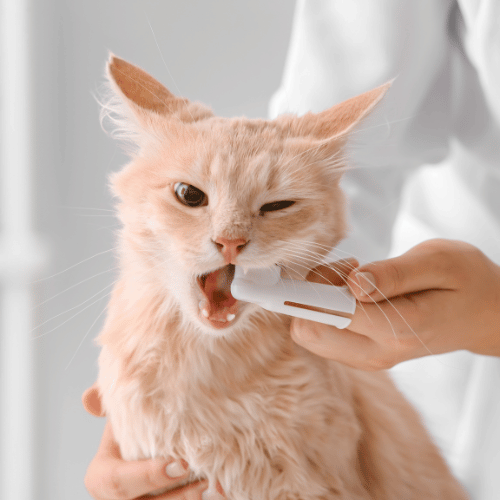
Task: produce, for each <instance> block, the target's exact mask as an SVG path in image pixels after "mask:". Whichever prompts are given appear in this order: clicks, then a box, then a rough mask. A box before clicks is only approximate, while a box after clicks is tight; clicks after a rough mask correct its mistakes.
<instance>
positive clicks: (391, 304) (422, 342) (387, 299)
mask: <svg viewBox="0 0 500 500" xmlns="http://www.w3.org/2000/svg"><path fill="white" fill-rule="evenodd" d="M309 243H311V244H316V243H314V242H309ZM317 245H318V246H323V247H325V246H324V245H320V244H317ZM325 248H327V247H325ZM332 250H335V249H332ZM331 269H332V270H333V271H336V270H335V269H333V268H331ZM353 269H354V267H353ZM375 289H376V290H377V291H378V292H379V293H380V294H381V295H382V298H383V299H384V300H385V301H386V302H387V303H388V304H389V305H390V306H391V307H392V308H393V309H394V311H395V312H396V314H397V315H398V316H399V317H400V318H401V320H402V321H403V322H404V323H405V325H406V326H407V327H408V328H409V330H410V332H411V333H412V334H413V335H414V336H415V337H416V338H417V339H418V341H419V342H420V343H421V344H422V346H423V347H424V348H425V349H426V350H427V351H428V352H429V354H433V353H432V351H430V349H429V348H428V347H427V345H426V344H425V342H424V341H423V340H422V339H421V338H420V336H419V335H418V334H417V332H415V330H414V329H413V328H412V327H411V325H410V324H409V323H408V321H407V320H406V319H405V318H404V317H403V315H402V314H401V313H400V311H399V310H398V309H397V307H396V306H395V305H394V304H393V303H392V301H391V300H390V299H389V298H388V297H387V296H386V295H385V294H384V293H383V292H382V291H381V290H380V289H379V288H378V287H376V286H375ZM361 290H363V289H362V288H361ZM372 300H373V303H374V304H375V305H377V307H378V308H379V309H380V311H381V312H382V314H383V315H384V316H385V318H386V319H387V322H388V323H389V325H390V326H391V329H392V332H393V334H394V337H395V338H397V334H396V332H395V330H394V328H393V326H392V323H391V321H390V320H389V318H388V316H387V315H386V314H385V312H384V311H383V310H382V309H381V307H380V305H379V304H378V303H377V301H375V300H374V299H372Z"/></svg>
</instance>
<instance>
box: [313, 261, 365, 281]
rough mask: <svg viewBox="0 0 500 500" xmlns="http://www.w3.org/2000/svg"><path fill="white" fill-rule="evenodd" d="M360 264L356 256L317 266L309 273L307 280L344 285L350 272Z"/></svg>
mask: <svg viewBox="0 0 500 500" xmlns="http://www.w3.org/2000/svg"><path fill="white" fill-rule="evenodd" d="M358 265H359V262H358V261H357V260H356V259H354V258H351V257H350V258H348V259H344V260H338V261H336V262H332V263H331V264H328V265H321V266H318V267H315V268H314V269H312V270H311V271H309V274H308V275H307V278H306V279H307V281H310V282H312V283H321V284H324V285H335V286H342V285H345V284H346V280H347V276H348V275H349V273H350V272H351V271H352V270H353V269H355V268H356V267H357V266H358Z"/></svg>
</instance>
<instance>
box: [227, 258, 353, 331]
mask: <svg viewBox="0 0 500 500" xmlns="http://www.w3.org/2000/svg"><path fill="white" fill-rule="evenodd" d="M280 273H281V268H279V267H278V266H274V268H273V269H249V270H248V271H247V272H244V271H243V270H242V268H241V267H239V266H236V269H235V273H234V279H233V282H232V283H231V294H232V296H233V297H234V298H235V299H238V300H243V301H246V302H252V303H254V304H258V305H259V306H261V307H263V308H264V309H267V310H268V311H273V312H277V313H281V314H288V315H289V316H295V317H297V318H303V319H307V320H310V321H317V322H319V323H325V324H327V325H333V326H336V327H337V328H347V327H348V326H349V325H350V323H351V319H350V318H345V317H342V316H337V315H334V314H325V313H323V312H319V311H312V310H310V309H302V308H299V307H294V306H290V305H286V304H285V302H294V303H296V304H302V305H306V306H313V307H318V308H321V309H329V310H333V311H338V312H344V313H348V314H354V311H355V309H356V299H355V298H354V296H353V295H352V294H351V293H350V292H349V290H348V288H347V287H340V286H330V285H322V284H320V283H309V282H307V281H298V280H293V279H288V278H283V277H280Z"/></svg>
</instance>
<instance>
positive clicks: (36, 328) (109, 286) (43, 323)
mask: <svg viewBox="0 0 500 500" xmlns="http://www.w3.org/2000/svg"><path fill="white" fill-rule="evenodd" d="M118 281H119V280H115V281H113V282H112V283H110V284H108V285H106V286H105V287H104V288H102V289H101V290H99V291H98V292H97V293H95V294H94V295H92V296H91V297H89V298H88V299H86V300H84V301H83V302H80V304H78V305H77V306H73V307H71V308H69V309H66V311H63V312H61V313H59V314H56V315H55V316H52V317H51V318H49V319H47V320H45V321H43V322H42V323H40V324H38V325H37V326H35V327H34V328H33V329H32V330H31V332H30V333H33V332H34V331H35V330H38V328H40V327H42V326H43V325H45V324H47V323H49V322H50V321H53V320H54V319H56V318H59V317H60V316H62V315H63V314H66V313H68V312H70V311H74V310H75V309H77V308H79V307H81V306H83V304H86V303H87V302H88V301H89V300H92V299H93V298H94V297H96V296H97V295H99V294H100V293H102V292H104V290H107V289H108V288H111V287H112V286H113V285H115V284H116V283H118ZM107 295H109V293H108V294H107ZM94 303H95V302H92V304H94ZM92 304H91V305H92ZM87 308H88V307H85V308H84V309H82V310H81V311H79V312H78V313H77V314H76V315H75V316H77V315H78V314H80V312H82V311H84V310H85V309H87ZM73 317H74V316H72V317H71V318H70V319H72V318H73ZM67 321H69V320H67ZM67 321H65V322H64V323H61V324H60V325H59V326H57V327H56V328H59V327H60V326H62V325H64V324H65V323H67ZM53 330H55V328H54V329H53ZM53 330H50V331H51V332H52V331H53ZM48 333H50V332H45V333H43V334H41V335H38V336H37V337H33V339H37V338H40V337H43V336H45V335H47V334H48Z"/></svg>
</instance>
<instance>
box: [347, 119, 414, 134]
mask: <svg viewBox="0 0 500 500" xmlns="http://www.w3.org/2000/svg"><path fill="white" fill-rule="evenodd" d="M413 118H415V115H411V116H407V117H404V118H399V119H398V120H391V121H389V120H386V121H384V123H378V124H376V125H371V126H370V127H364V128H356V129H355V130H353V131H352V132H351V133H350V136H353V135H356V134H359V133H361V132H366V131H367V130H373V129H376V128H381V127H388V128H389V129H390V126H391V125H394V124H396V123H401V122H404V121H408V120H412V119H413Z"/></svg>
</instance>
